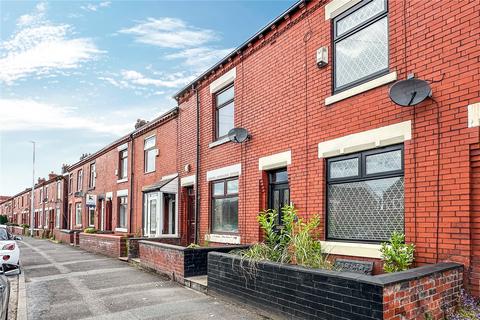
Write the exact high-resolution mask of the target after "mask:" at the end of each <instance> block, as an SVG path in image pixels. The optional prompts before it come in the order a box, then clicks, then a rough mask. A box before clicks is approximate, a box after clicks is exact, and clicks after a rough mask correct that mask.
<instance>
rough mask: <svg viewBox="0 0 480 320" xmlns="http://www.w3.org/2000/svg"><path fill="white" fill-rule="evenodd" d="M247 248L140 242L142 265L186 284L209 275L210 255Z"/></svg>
mask: <svg viewBox="0 0 480 320" xmlns="http://www.w3.org/2000/svg"><path fill="white" fill-rule="evenodd" d="M238 248H246V246H224V247H204V248H187V247H182V246H177V245H172V244H167V243H160V242H156V241H147V240H141V241H139V258H140V265H141V266H142V267H146V268H148V269H152V270H154V271H156V272H158V273H162V274H165V275H168V276H169V277H170V278H171V279H172V280H175V281H177V282H179V283H181V284H184V279H185V278H188V277H193V276H199V275H206V274H207V262H208V253H209V252H212V251H217V252H229V251H231V250H233V249H238Z"/></svg>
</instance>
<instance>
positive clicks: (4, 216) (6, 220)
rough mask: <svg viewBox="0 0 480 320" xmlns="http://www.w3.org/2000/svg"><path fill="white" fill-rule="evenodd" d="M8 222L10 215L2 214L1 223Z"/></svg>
mask: <svg viewBox="0 0 480 320" xmlns="http://www.w3.org/2000/svg"><path fill="white" fill-rule="evenodd" d="M7 222H8V217H7V216H6V215H1V216H0V224H6V223H7Z"/></svg>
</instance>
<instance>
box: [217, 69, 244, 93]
mask: <svg viewBox="0 0 480 320" xmlns="http://www.w3.org/2000/svg"><path fill="white" fill-rule="evenodd" d="M236 77H237V68H236V67H235V68H233V69H231V70H229V71H227V72H226V73H225V74H223V75H222V76H221V77H220V78H218V79H217V80H215V81H212V83H210V93H215V92H217V91H219V90H221V89H223V88H225V87H226V86H228V85H229V84H230V83H232V82H233V81H234V80H235V78H236Z"/></svg>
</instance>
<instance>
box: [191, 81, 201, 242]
mask: <svg viewBox="0 0 480 320" xmlns="http://www.w3.org/2000/svg"><path fill="white" fill-rule="evenodd" d="M192 89H193V90H194V91H195V97H196V99H195V100H196V104H197V115H196V122H197V136H196V139H197V148H196V155H195V237H194V242H195V243H196V244H198V242H199V235H200V232H199V230H198V226H199V216H200V215H199V212H200V200H199V196H200V190H199V189H200V185H199V183H198V180H199V179H198V176H199V175H200V100H199V97H200V95H199V93H198V88H197V87H195V86H193V85H192Z"/></svg>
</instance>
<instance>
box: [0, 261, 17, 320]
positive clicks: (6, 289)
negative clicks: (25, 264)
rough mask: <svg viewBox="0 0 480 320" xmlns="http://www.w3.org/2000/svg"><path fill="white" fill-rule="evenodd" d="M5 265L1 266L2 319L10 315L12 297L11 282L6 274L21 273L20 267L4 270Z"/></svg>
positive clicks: (0, 301) (0, 307)
mask: <svg viewBox="0 0 480 320" xmlns="http://www.w3.org/2000/svg"><path fill="white" fill-rule="evenodd" d="M4 270H7V269H4V265H3V264H2V265H1V267H0V319H1V320H7V317H8V301H9V299H10V282H9V281H8V279H7V277H6V276H9V275H16V274H19V273H20V270H19V269H14V270H9V271H4Z"/></svg>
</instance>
